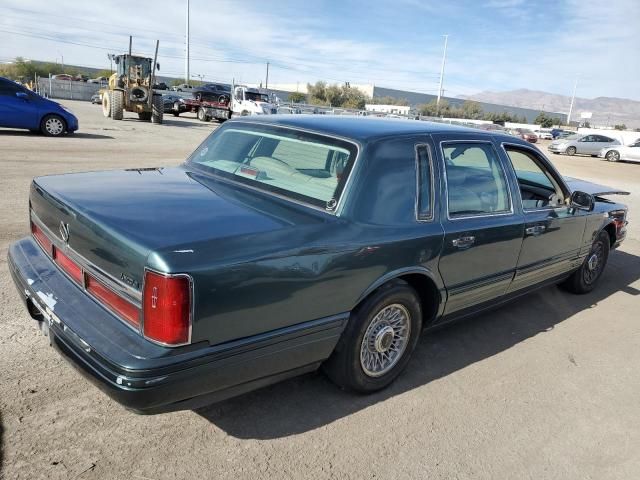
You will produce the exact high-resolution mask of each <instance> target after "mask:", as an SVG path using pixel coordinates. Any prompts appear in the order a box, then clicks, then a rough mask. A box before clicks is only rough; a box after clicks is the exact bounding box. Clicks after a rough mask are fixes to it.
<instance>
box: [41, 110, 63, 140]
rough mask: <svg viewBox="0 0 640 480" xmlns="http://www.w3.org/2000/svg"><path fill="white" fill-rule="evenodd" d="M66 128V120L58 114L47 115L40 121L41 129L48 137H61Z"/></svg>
mask: <svg viewBox="0 0 640 480" xmlns="http://www.w3.org/2000/svg"><path fill="white" fill-rule="evenodd" d="M66 130H67V124H66V122H65V121H64V119H63V118H62V117H59V116H58V115H46V116H45V117H44V118H43V119H42V122H40V131H41V132H42V133H43V134H45V135H46V136H47V137H59V136H60V135H62V134H63V133H64V132H65V131H66Z"/></svg>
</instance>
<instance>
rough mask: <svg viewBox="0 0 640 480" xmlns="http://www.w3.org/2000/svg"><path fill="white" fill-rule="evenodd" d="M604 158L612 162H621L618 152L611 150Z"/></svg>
mask: <svg viewBox="0 0 640 480" xmlns="http://www.w3.org/2000/svg"><path fill="white" fill-rule="evenodd" d="M604 158H606V159H607V160H609V161H610V162H617V161H618V160H620V153H619V152H617V151H616V150H610V151H608V152H607V154H606V155H605V156H604Z"/></svg>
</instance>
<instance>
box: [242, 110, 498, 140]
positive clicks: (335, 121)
mask: <svg viewBox="0 0 640 480" xmlns="http://www.w3.org/2000/svg"><path fill="white" fill-rule="evenodd" d="M240 121H243V122H249V123H262V124H271V125H281V126H285V127H294V128H300V129H305V130H312V131H315V132H318V133H324V134H328V135H334V136H340V137H347V138H353V139H356V140H363V141H364V140H370V139H373V138H378V137H387V136H392V135H410V134H429V133H474V134H478V135H489V136H503V135H502V134H500V133H494V132H491V131H487V130H481V129H477V128H469V127H462V126H458V125H449V124H446V123H437V122H427V121H420V120H407V119H388V118H376V117H374V118H372V117H360V116H355V115H354V116H335V115H264V116H263V115H260V116H250V117H243V118H242V120H240Z"/></svg>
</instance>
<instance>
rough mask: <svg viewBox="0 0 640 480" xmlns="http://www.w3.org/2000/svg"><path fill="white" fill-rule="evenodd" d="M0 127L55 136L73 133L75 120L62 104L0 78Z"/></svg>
mask: <svg viewBox="0 0 640 480" xmlns="http://www.w3.org/2000/svg"><path fill="white" fill-rule="evenodd" d="M0 127H6V128H24V129H27V130H31V131H32V132H42V133H43V134H44V135H47V136H50V137H58V136H60V135H63V134H65V133H73V132H75V131H76V130H77V129H78V119H77V118H76V116H75V115H74V114H73V113H71V111H69V110H68V109H67V108H66V107H64V106H63V105H60V104H59V103H56V102H52V101H51V100H48V99H46V98H44V97H41V96H40V95H38V94H37V93H35V92H32V91H31V90H29V89H27V88H24V87H23V86H21V85H18V84H17V83H16V82H13V81H11V80H9V79H6V78H2V77H0Z"/></svg>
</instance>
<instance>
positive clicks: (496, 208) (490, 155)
mask: <svg viewBox="0 0 640 480" xmlns="http://www.w3.org/2000/svg"><path fill="white" fill-rule="evenodd" d="M442 151H443V155H444V160H445V167H446V173H447V205H448V212H449V217H450V218H456V217H465V216H472V215H487V214H499V213H506V212H509V211H510V210H511V202H510V198H509V190H508V187H507V181H506V176H505V173H504V170H503V168H502V165H501V164H500V161H499V159H498V155H497V154H496V152H495V149H494V148H493V146H492V145H491V144H490V143H475V142H459V143H458V142H455V143H453V142H452V143H446V144H444V145H443V148H442Z"/></svg>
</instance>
